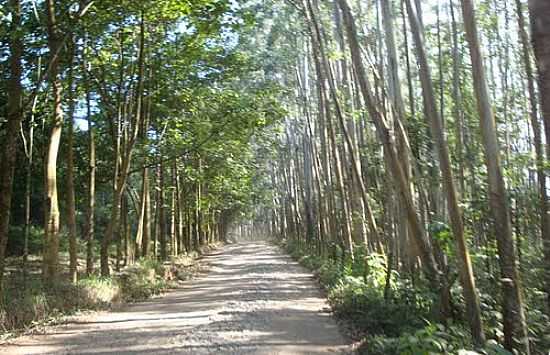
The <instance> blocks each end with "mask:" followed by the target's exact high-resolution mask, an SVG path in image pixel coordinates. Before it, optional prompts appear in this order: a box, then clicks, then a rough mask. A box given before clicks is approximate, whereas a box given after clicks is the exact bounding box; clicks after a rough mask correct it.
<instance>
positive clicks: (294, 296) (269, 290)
mask: <svg viewBox="0 0 550 355" xmlns="http://www.w3.org/2000/svg"><path fill="white" fill-rule="evenodd" d="M205 261H206V262H207V263H208V264H210V270H209V272H208V273H207V274H205V275H203V276H201V277H199V278H196V279H194V280H192V281H189V282H187V283H186V284H185V285H184V286H183V287H181V288H179V289H177V290H174V291H171V292H169V293H168V294H166V295H165V296H164V297H162V298H158V299H154V300H152V301H149V302H144V303H139V304H134V305H130V306H127V307H125V308H123V309H122V310H120V311H117V312H104V313H99V314H96V315H93V316H88V317H86V318H81V319H77V320H75V321H73V322H70V323H69V324H67V325H64V326H60V327H58V328H55V329H53V331H52V334H49V335H44V336H33V337H22V338H20V339H17V340H16V341H15V342H14V344H13V345H10V346H8V347H0V353H1V354H15V355H18V354H151V355H154V354H193V355H195V354H197V355H201V354H261V355H264V354H265V355H268V354H269V355H271V354H341V353H345V349H346V348H347V347H346V345H345V344H346V341H345V340H344V338H343V337H342V336H341V335H340V333H339V332H338V329H337V326H336V323H335V322H334V320H333V319H332V318H331V316H330V315H329V314H328V313H327V312H326V310H327V307H328V306H327V304H326V302H325V300H324V299H323V298H322V296H321V294H320V292H319V290H318V287H317V285H316V284H315V282H314V281H313V280H312V276H311V274H310V273H308V272H307V271H306V270H305V269H303V268H302V267H300V266H299V265H297V264H296V263H295V262H293V261H292V260H291V259H290V258H289V257H288V256H285V255H283V254H281V252H280V251H279V249H277V248H276V247H274V246H271V245H269V244H267V243H263V242H254V243H248V244H233V245H228V246H225V247H224V248H223V249H220V250H218V251H217V252H216V253H215V254H213V255H209V256H207V257H206V258H205Z"/></svg>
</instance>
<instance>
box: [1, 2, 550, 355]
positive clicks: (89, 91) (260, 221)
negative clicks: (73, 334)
mask: <svg viewBox="0 0 550 355" xmlns="http://www.w3.org/2000/svg"><path fill="white" fill-rule="evenodd" d="M549 140H550V2H549V1H548V0H500V1H497V0H475V1H474V0H142V1H130V0H118V1H112V0H101V1H97V0H95V1H94V0H57V1H56V0H0V344H1V341H2V339H8V338H13V337H17V336H19V335H21V334H22V332H23V333H24V332H25V331H27V330H29V329H32V328H33V327H37V326H38V327H43V326H46V325H48V324H50V323H56V322H57V321H58V319H60V317H64V316H66V315H71V314H75V313H76V312H78V311H82V310H105V309H111V307H112V306H113V304H115V303H120V302H124V303H128V302H130V303H132V302H135V301H138V300H139V301H143V300H146V299H149V298H151V297H157V296H158V295H159V294H161V293H164V292H165V291H166V290H168V289H170V288H174V287H175V288H177V287H178V286H177V285H176V286H174V281H173V280H172V279H174V278H180V279H181V280H180V281H181V282H183V280H185V279H187V278H190V277H191V275H188V274H191V273H193V271H192V270H191V269H193V268H194V267H195V266H193V265H196V264H197V265H198V263H200V259H201V258H202V257H203V256H204V255H208V253H211V251H212V250H216V248H222V249H223V248H224V247H223V245H224V244H232V243H235V240H237V241H238V243H244V244H246V243H247V241H246V240H248V241H249V243H252V242H254V241H257V240H267V241H269V242H268V243H267V242H266V243H267V244H259V245H264V246H267V245H269V247H266V248H271V245H276V246H277V248H280V250H283V251H284V252H285V253H287V254H289V255H290V256H291V257H292V258H293V259H294V260H296V261H297V262H299V263H300V264H301V265H302V266H303V267H304V268H305V269H309V270H311V271H310V272H311V273H313V274H314V275H315V278H316V280H317V281H316V282H317V283H318V284H320V287H321V288H322V289H323V290H324V294H326V298H327V299H328V303H329V304H330V308H331V312H332V315H333V316H334V318H335V319H336V320H337V323H338V324H339V327H340V328H341V330H340V332H342V333H345V337H346V339H349V342H350V343H351V342H352V343H353V344H354V345H353V351H354V352H356V353H358V354H405V355H407V354H411V355H414V354H426V355H428V354H492V355H497V354H534V355H546V354H548V351H550V211H549V208H550V205H549V197H548V195H549V194H550V186H547V185H548V184H550V180H549V179H548V175H549V174H550V170H549V169H550V163H549V161H548V159H550V141H549ZM238 245H240V244H238ZM231 248H232V247H231ZM262 248H264V247H259V248H257V249H258V250H257V252H258V253H261V252H262V250H260V249H262ZM229 250H230V251H229V252H227V253H228V254H227V255H229V256H228V258H229V259H231V258H233V259H235V260H236V261H238V259H239V258H241V257H242V255H241V256H239V255H240V254H235V253H233V252H232V251H231V250H234V249H229ZM243 250H244V249H243ZM248 250H249V249H246V253H249V251H248ZM266 250H267V249H266ZM269 250H271V249H269ZM277 250H279V249H277ZM264 251H265V250H264ZM232 253H233V254H232ZM246 255H248V254H246ZM246 255H245V256H244V259H246V258H247V256H246ZM244 259H243V260H244ZM224 260H225V259H224ZM247 260H248V259H247ZM251 260H252V259H251ZM258 260H260V263H261V258H260V259H258ZM224 262H226V261H224ZM227 262H230V261H227ZM252 263H254V261H252ZM272 264H277V263H276V262H273V263H272ZM266 267H267V266H266ZM272 267H274V266H273V265H272ZM290 269H292V270H295V269H294V268H293V267H290V266H289V270H290ZM262 272H263V271H262ZM292 272H295V271H292ZM174 275H176V276H174ZM180 281H178V282H180ZM238 287H240V286H238ZM273 287H275V286H273ZM311 287H313V288H314V287H316V286H315V285H314V286H311ZM182 290H183V289H182ZM182 292H183V291H182ZM182 307H184V306H183V305H182ZM289 312H292V311H289ZM297 324H299V323H297ZM319 336H321V334H320V335H319ZM77 350H78V349H77ZM7 351H8V353H10V352H9V351H10V350H9V349H8V350H7ZM232 351H233V350H231V351H229V350H227V349H225V352H223V351H220V352H219V353H220V354H221V353H224V354H225V353H227V354H237V353H239V354H240V353H241V352H236V351H235V352H232ZM0 352H2V345H0ZM13 353H14V354H15V353H16V352H13ZM44 353H46V352H44ZM77 353H78V351H77ZM105 353H107V352H105ZM153 353H155V352H153ZM158 353H161V352H158ZM184 353H185V352H184ZM189 353H196V354H202V353H201V352H198V351H197V352H189ZM243 353H245V352H244V351H243ZM247 353H248V352H247ZM251 353H258V354H263V353H262V352H259V351H257V352H254V351H252V352H251ZM281 353H284V354H287V353H288V354H298V353H300V354H301V352H281ZM304 353H308V354H309V353H315V354H316V352H304ZM319 353H321V352H319ZM322 353H324V352H322Z"/></svg>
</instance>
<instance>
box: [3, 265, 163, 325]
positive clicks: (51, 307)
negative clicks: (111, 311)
mask: <svg viewBox="0 0 550 355" xmlns="http://www.w3.org/2000/svg"><path fill="white" fill-rule="evenodd" d="M164 277H165V274H164V267H163V265H162V263H161V262H158V261H156V260H154V259H143V260H140V261H139V262H138V263H136V264H135V265H133V266H132V267H129V268H127V269H125V270H124V271H123V272H121V273H119V274H116V275H114V276H113V277H109V278H104V277H97V276H91V277H89V278H85V279H81V280H79V281H78V282H77V283H76V284H72V283H69V282H58V283H56V284H55V285H52V286H51V287H45V286H43V285H42V282H41V280H40V278H39V276H38V275H33V277H32V278H30V279H29V280H28V281H27V282H26V284H24V283H23V281H22V279H20V278H17V277H12V278H11V279H9V280H6V283H5V285H6V288H5V289H4V291H3V293H2V295H1V296H0V330H1V331H2V332H3V333H7V332H11V331H14V330H20V329H24V328H27V327H29V326H33V325H37V324H43V323H48V322H51V321H55V319H57V318H58V317H59V316H60V315H70V314H73V313H75V312H76V311H78V310H84V309H88V310H89V309H104V308H108V307H110V306H112V305H114V304H116V303H119V302H121V301H125V302H132V301H138V300H143V299H146V298H149V297H151V296H152V295H156V294H159V293H160V292H161V291H163V290H164V289H166V287H167V286H168V283H167V281H166V280H165V279H164Z"/></svg>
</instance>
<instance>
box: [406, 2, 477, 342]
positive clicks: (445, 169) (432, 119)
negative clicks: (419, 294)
mask: <svg viewBox="0 0 550 355" xmlns="http://www.w3.org/2000/svg"><path fill="white" fill-rule="evenodd" d="M406 3H407V11H408V13H409V21H410V23H411V29H412V32H413V39H414V41H415V43H416V51H417V57H418V62H419V67H420V81H421V84H422V92H423V96H424V105H425V106H426V108H425V113H426V116H427V118H428V120H429V125H430V130H431V135H432V137H433V138H434V140H435V145H436V148H437V152H438V155H439V166H440V169H441V174H442V176H443V186H444V188H445V191H446V193H447V207H448V209H449V219H450V221H451V230H452V232H453V235H454V237H455V242H456V246H457V251H458V255H457V256H458V263H459V268H458V272H459V274H460V281H461V284H462V288H463V293H464V300H465V301H466V308H467V310H466V313H467V316H468V322H469V323H470V330H471V332H472V337H473V339H474V341H475V343H476V345H478V346H482V345H483V344H484V343H485V334H484V332H483V324H482V322H481V310H480V306H479V295H478V293H477V289H476V286H475V279H474V273H473V269H472V263H471V260H470V254H469V251H468V246H467V243H466V237H465V235H464V224H463V221H462V209H461V208H460V206H459V198H458V194H457V192H456V187H455V182H454V176H453V172H452V167H451V159H450V156H449V148H448V145H447V140H446V139H445V135H444V133H443V120H442V117H441V115H440V112H438V111H437V106H436V99H435V92H434V88H433V86H432V78H431V73H430V72H431V71H430V67H429V64H428V58H427V55H426V52H425V49H424V34H423V29H422V27H421V24H420V21H419V19H418V16H417V14H416V12H415V9H414V8H413V6H412V4H411V0H406Z"/></svg>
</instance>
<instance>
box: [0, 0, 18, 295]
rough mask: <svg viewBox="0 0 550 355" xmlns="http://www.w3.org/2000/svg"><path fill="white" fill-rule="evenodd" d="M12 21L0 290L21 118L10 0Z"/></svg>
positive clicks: (13, 1) (13, 0)
mask: <svg viewBox="0 0 550 355" xmlns="http://www.w3.org/2000/svg"><path fill="white" fill-rule="evenodd" d="M9 7H10V9H11V14H12V20H11V28H10V32H9V34H10V40H9V49H10V55H9V65H10V75H9V80H8V84H7V96H8V102H7V124H6V136H5V140H4V144H3V147H2V149H1V150H2V152H1V153H0V158H1V159H0V211H2V213H0V292H1V291H2V289H3V279H4V277H3V276H4V262H5V253H6V246H7V244H8V232H9V225H10V212H11V196H12V188H13V174H14V169H15V161H16V159H17V137H18V132H19V125H20V124H21V121H22V120H23V107H22V104H21V103H22V96H23V86H22V85H21V74H22V68H21V58H22V56H23V33H22V29H21V28H20V27H21V4H20V1H19V0H10V1H9Z"/></svg>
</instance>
